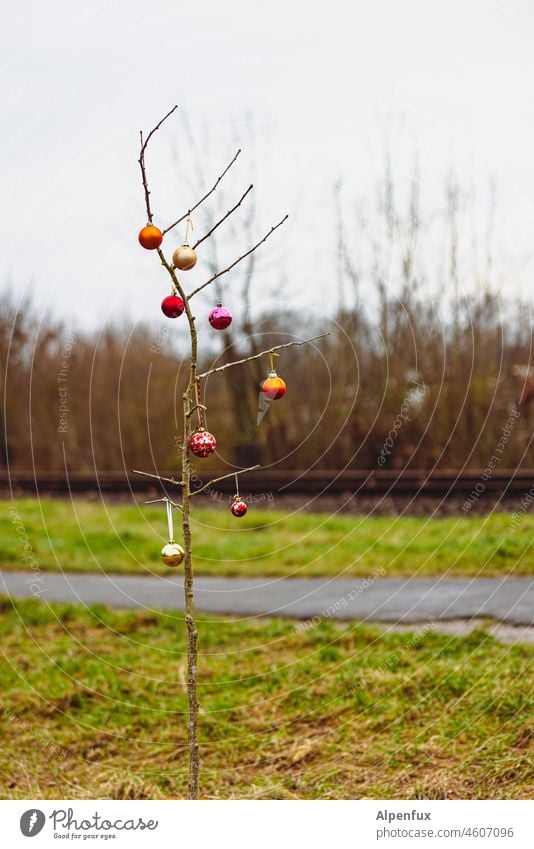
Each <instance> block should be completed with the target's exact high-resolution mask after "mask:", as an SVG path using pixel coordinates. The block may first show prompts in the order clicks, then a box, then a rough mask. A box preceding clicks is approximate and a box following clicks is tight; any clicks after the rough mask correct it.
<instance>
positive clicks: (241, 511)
mask: <svg viewBox="0 0 534 849" xmlns="http://www.w3.org/2000/svg"><path fill="white" fill-rule="evenodd" d="M230 510H231V511H232V513H233V514H234V516H237V518H238V519H239V518H240V517H241V516H244V515H245V513H246V512H247V510H248V507H247V505H246V504H245V502H244V501H243V499H242V498H236V499H235V500H234V501H232V504H231V505H230Z"/></svg>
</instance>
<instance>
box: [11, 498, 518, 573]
mask: <svg viewBox="0 0 534 849" xmlns="http://www.w3.org/2000/svg"><path fill="white" fill-rule="evenodd" d="M4 505H5V509H4V510H3V511H2V514H1V518H0V534H1V538H2V548H1V557H0V567H1V568H4V569H20V568H21V567H24V566H26V567H28V566H29V560H28V559H27V560H26V561H24V560H23V559H22V558H23V555H24V550H23V546H24V544H27V545H30V546H31V550H29V549H26V557H27V558H29V557H30V556H32V555H33V556H35V559H36V562H37V564H38V566H39V568H41V569H43V570H57V569H60V568H61V569H63V570H64V571H79V572H93V571H94V572H97V571H103V572H129V573H134V574H139V575H142V574H146V573H147V572H156V573H159V574H161V573H163V572H165V571H168V570H167V569H166V567H164V566H163V565H162V564H161V562H160V549H161V546H162V545H163V543H164V542H165V538H164V534H165V532H166V519H165V511H164V509H163V506H162V505H156V506H145V505H139V506H135V505H134V506H132V505H121V504H117V503H109V504H105V503H102V502H99V501H89V500H84V499H75V500H74V501H72V502H71V501H68V500H59V499H41V500H40V501H38V500H36V499H19V500H17V501H15V502H14V503H13V504H12V503H11V502H4ZM11 508H13V509H14V510H15V511H16V514H17V516H18V517H19V519H20V523H21V524H18V525H15V523H14V521H13V519H12V516H13V514H12V513H11V512H10V510H11ZM179 520H180V517H179V515H177V516H176V523H177V525H178V524H179ZM22 526H23V528H24V531H25V534H26V537H25V538H24V539H22V538H21V535H20V534H21V528H22ZM177 530H179V529H177ZM193 532H194V545H195V555H196V556H195V568H196V572H197V574H204V575H278V576H280V575H284V576H289V575H293V576H295V577H305V576H311V575H340V576H341V575H369V574H370V573H372V572H373V571H374V570H378V569H384V570H385V574H386V575H392V576H393V575H414V576H424V575H440V574H450V575H483V576H485V577H487V576H491V575H504V574H508V573H511V574H514V575H526V574H532V572H533V571H534V554H533V550H532V541H533V540H534V515H529V514H527V515H525V516H524V517H523V518H522V520H521V521H520V522H519V523H518V524H517V526H516V527H515V528H514V527H513V524H512V522H511V516H510V515H509V514H506V513H495V514H493V515H489V516H477V517H474V516H473V517H464V516H462V517H449V518H433V519H430V518H426V517H409V516H407V517H401V518H395V517H389V518H384V517H380V518H379V517H377V518H366V517H360V516H347V515H339V516H329V515H327V514H322V513H317V514H311V513H298V512H293V513H291V512H289V511H287V512H277V511H274V510H261V509H250V510H249V512H248V514H247V516H246V517H245V518H244V519H235V518H234V517H233V516H232V515H231V514H230V512H229V511H228V509H227V505H226V503H221V504H220V505H219V506H218V507H217V508H211V509H199V510H198V511H196V512H195V520H194V527H193ZM176 538H177V540H179V533H177V534H176Z"/></svg>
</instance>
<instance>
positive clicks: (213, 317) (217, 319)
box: [208, 304, 232, 330]
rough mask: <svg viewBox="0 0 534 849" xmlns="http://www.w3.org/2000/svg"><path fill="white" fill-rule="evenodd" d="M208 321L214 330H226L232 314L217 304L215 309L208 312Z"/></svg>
mask: <svg viewBox="0 0 534 849" xmlns="http://www.w3.org/2000/svg"><path fill="white" fill-rule="evenodd" d="M208 321H209V323H210V324H211V326H212V327H213V328H214V330H226V328H227V327H230V325H231V323H232V313H231V312H230V310H227V309H226V307H223V306H222V304H217V306H216V307H215V309H214V310H212V311H211V312H210V314H209V317H208Z"/></svg>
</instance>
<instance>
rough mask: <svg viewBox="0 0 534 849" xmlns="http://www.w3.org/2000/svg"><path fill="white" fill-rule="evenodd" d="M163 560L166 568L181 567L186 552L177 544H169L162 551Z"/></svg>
mask: <svg viewBox="0 0 534 849" xmlns="http://www.w3.org/2000/svg"><path fill="white" fill-rule="evenodd" d="M161 559H162V560H163V562H164V563H165V566H179V565H180V563H181V562H182V560H183V559H184V550H183V548H182V546H181V545H178V543H177V542H168V543H167V544H166V545H164V546H163V548H162V549H161Z"/></svg>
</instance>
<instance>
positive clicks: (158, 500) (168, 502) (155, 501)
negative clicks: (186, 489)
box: [143, 498, 183, 510]
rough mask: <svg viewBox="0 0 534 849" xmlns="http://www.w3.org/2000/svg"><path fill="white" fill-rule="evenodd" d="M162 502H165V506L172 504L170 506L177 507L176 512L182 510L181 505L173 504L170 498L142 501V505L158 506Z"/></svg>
mask: <svg viewBox="0 0 534 849" xmlns="http://www.w3.org/2000/svg"><path fill="white" fill-rule="evenodd" d="M162 501H163V502H165V504H172V506H173V507H177V508H178V510H182V509H183V508H182V505H181V504H175V503H174V501H171V499H170V498H152V499H151V500H150V501H143V504H160V503H161V502H162Z"/></svg>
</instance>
